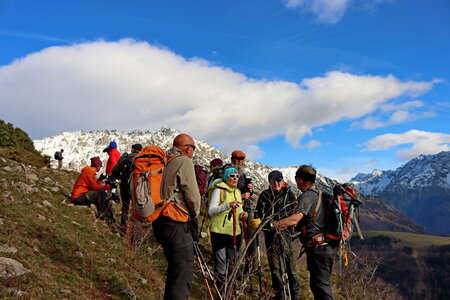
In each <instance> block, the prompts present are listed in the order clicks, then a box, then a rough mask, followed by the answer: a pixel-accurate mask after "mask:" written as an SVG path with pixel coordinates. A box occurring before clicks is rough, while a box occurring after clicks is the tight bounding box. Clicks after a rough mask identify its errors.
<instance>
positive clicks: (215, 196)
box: [208, 188, 231, 217]
mask: <svg viewBox="0 0 450 300" xmlns="http://www.w3.org/2000/svg"><path fill="white" fill-rule="evenodd" d="M219 203H220V189H219V188H216V189H214V190H213V191H212V195H211V203H210V204H209V207H208V214H209V215H210V216H211V217H212V216H215V215H217V214H220V213H221V212H224V211H226V210H229V209H230V208H231V203H224V204H222V205H219Z"/></svg>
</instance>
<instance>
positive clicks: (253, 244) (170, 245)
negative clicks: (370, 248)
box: [71, 134, 336, 300]
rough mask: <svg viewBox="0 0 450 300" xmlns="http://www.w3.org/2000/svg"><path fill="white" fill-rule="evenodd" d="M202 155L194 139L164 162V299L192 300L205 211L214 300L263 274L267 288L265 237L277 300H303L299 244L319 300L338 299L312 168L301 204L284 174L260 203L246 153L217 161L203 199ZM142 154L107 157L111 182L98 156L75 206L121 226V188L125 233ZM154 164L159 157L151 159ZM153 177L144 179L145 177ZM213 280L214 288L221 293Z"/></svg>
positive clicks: (157, 231)
mask: <svg viewBox="0 0 450 300" xmlns="http://www.w3.org/2000/svg"><path fill="white" fill-rule="evenodd" d="M148 147H151V146H148ZM145 148H147V147H145ZM145 148H144V150H145ZM195 150H196V145H195V141H194V139H193V138H192V137H191V136H189V135H187V134H179V135H178V136H176V137H175V139H174V141H173V146H172V148H171V149H169V150H168V151H167V152H166V153H162V154H161V155H162V156H164V154H165V157H166V162H165V166H164V169H163V171H162V174H160V175H161V176H162V177H161V181H160V189H159V190H158V191H157V192H156V191H153V196H155V195H156V194H158V193H159V194H158V196H159V197H160V198H161V199H162V202H161V204H156V205H155V207H153V209H156V210H160V211H161V210H162V212H159V213H158V216H157V217H156V219H154V220H153V219H152V228H153V232H154V236H155V238H156V240H157V241H158V242H159V243H160V244H161V246H162V248H163V251H164V255H165V257H166V260H167V263H168V266H167V278H166V282H165V291H164V299H176V300H179V299H188V298H189V294H190V289H191V285H192V281H193V272H194V271H193V266H194V259H197V260H198V261H199V263H200V264H202V262H203V263H204V258H203V256H202V254H201V252H200V249H199V247H198V244H197V241H198V238H199V236H201V234H199V233H201V232H202V230H204V229H203V226H204V223H205V216H203V218H202V222H201V226H199V223H200V222H197V219H198V218H199V216H200V215H201V207H204V211H205V212H206V213H205V214H207V219H208V220H209V221H207V222H206V223H207V224H208V227H209V228H208V230H206V231H208V234H207V236H208V238H209V242H210V245H211V248H212V258H213V261H214V272H210V271H209V269H208V266H207V264H206V263H205V264H204V265H201V266H200V267H201V271H202V274H203V276H204V277H205V281H206V284H207V288H208V290H209V295H210V297H211V298H212V299H226V298H227V296H229V295H231V294H230V292H232V291H230V287H231V286H233V285H231V284H230V282H228V281H229V279H230V278H231V279H232V280H233V279H235V278H242V277H244V276H252V275H255V274H256V275H258V276H259V281H260V288H261V276H264V275H265V274H264V272H263V271H262V270H261V262H260V257H261V255H260V254H261V252H260V251H261V249H260V242H259V236H260V232H261V231H262V232H263V234H262V235H263V236H264V241H265V249H266V254H267V258H268V262H269V266H270V272H271V277H272V289H273V293H272V297H273V299H300V282H299V275H298V273H297V268H296V264H297V261H298V255H295V246H294V241H295V240H296V239H297V238H298V236H299V237H300V241H301V242H302V245H303V246H302V249H303V251H302V252H304V253H306V260H307V268H308V271H309V273H310V288H311V291H312V293H313V294H314V298H315V299H334V296H333V293H332V290H331V284H330V277H331V272H332V268H333V262H334V258H335V255H336V247H335V246H333V245H331V244H330V243H328V242H327V240H326V239H325V238H324V236H323V232H324V226H325V225H324V224H325V206H324V205H320V203H321V197H322V192H321V191H320V190H319V189H318V188H317V187H316V185H315V181H316V170H315V169H314V168H313V167H312V166H310V165H302V166H300V167H299V168H298V170H297V171H296V174H295V182H296V184H297V188H298V189H299V190H300V191H301V194H300V196H299V197H298V198H297V197H296V196H295V193H294V191H293V190H292V187H291V186H289V185H288V184H287V183H286V181H285V178H284V175H283V174H282V172H280V171H277V170H275V171H272V172H270V173H269V174H268V176H267V181H268V188H267V189H265V190H264V191H262V192H261V193H260V194H259V196H258V197H257V201H255V200H256V199H255V198H256V197H252V196H253V194H254V189H253V183H252V180H251V176H250V175H251V174H246V171H245V168H244V162H245V159H246V154H245V153H244V152H242V151H240V150H236V151H233V152H232V154H231V163H228V164H224V162H223V161H222V160H221V159H220V158H216V159H214V160H212V161H211V162H210V166H209V172H207V173H208V175H207V177H208V178H207V181H206V182H207V184H206V188H204V190H203V191H202V188H199V184H198V180H196V178H197V177H198V176H197V177H196V171H195V170H196V168H194V164H193V162H192V158H193V156H194V153H195ZM142 151H143V147H142V145H141V144H134V145H133V146H132V147H131V152H130V153H124V154H123V155H120V153H119V151H118V150H117V143H116V142H114V141H112V142H111V143H110V144H109V145H108V147H107V148H106V149H105V150H104V152H107V153H108V155H109V158H108V161H107V164H106V176H105V175H101V176H100V177H99V178H97V172H99V171H100V169H101V168H102V161H101V159H100V158H99V157H98V156H96V157H92V158H91V162H90V165H89V166H85V167H84V168H83V169H82V171H81V174H80V175H79V176H78V178H77V179H76V182H75V184H74V187H73V191H72V195H71V201H72V203H73V204H75V205H86V206H89V205H91V204H93V205H95V206H96V208H97V212H98V217H99V218H101V219H104V220H105V221H106V223H107V224H108V225H113V224H114V223H115V220H114V215H113V213H112V212H111V205H110V201H109V200H110V199H109V198H111V197H112V196H111V195H112V193H111V192H110V191H111V190H112V189H116V188H117V185H116V182H118V183H119V190H120V199H121V201H122V210H121V220H120V226H121V228H123V229H124V230H126V228H127V226H128V225H127V224H129V220H130V219H132V218H133V215H135V212H133V207H134V206H136V203H134V202H135V200H134V199H135V197H136V195H135V194H136V193H138V191H136V182H134V184H133V179H131V181H132V182H131V183H130V178H133V175H132V172H133V163H134V161H135V160H136V159H137V158H138V157H144V156H145V155H141V154H139V153H140V152H141V153H142ZM155 156H158V155H153V156H152V155H147V156H145V157H147V158H150V157H152V158H153V157H155ZM148 173H149V172H147V173H145V174H146V176H147V175H148ZM154 173H156V171H154ZM147 193H148V192H147ZM155 193H156V194H155ZM150 195H151V192H150ZM202 195H203V196H202ZM164 203H166V204H167V203H170V204H173V207H175V208H176V210H174V211H176V214H178V215H176V214H174V213H168V212H167V211H168V210H169V208H167V207H168V205H166V204H164ZM204 203H206V204H204ZM151 204H152V205H154V203H151ZM164 210H167V211H166V212H164ZM199 227H200V231H199ZM203 236H205V235H203ZM244 243H245V246H244ZM243 249H244V250H243ZM243 253H244V254H243ZM239 260H240V261H241V262H242V261H243V262H244V263H243V266H244V267H243V268H242V269H243V270H242V273H241V274H238V275H235V277H233V276H232V274H237V270H236V266H237V262H238V261H239ZM256 267H258V268H256ZM233 272H234V273H233ZM208 280H210V281H212V282H213V285H214V289H215V291H214V293H213V291H211V289H210V285H209V284H208ZM234 286H235V285H234ZM214 294H215V296H214ZM260 296H261V297H262V295H260Z"/></svg>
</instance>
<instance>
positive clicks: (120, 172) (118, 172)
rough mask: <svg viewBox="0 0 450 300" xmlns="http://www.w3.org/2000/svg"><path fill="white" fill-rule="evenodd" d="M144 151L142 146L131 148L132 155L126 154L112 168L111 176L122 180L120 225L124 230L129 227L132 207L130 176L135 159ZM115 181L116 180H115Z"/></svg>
mask: <svg viewBox="0 0 450 300" xmlns="http://www.w3.org/2000/svg"><path fill="white" fill-rule="evenodd" d="M141 150H142V145H141V144H134V145H133V146H131V153H129V154H128V153H124V154H122V156H121V157H120V159H119V161H118V162H117V164H116V165H115V166H114V168H112V172H111V175H112V177H113V178H115V179H119V180H120V198H121V199H122V214H121V217H120V223H121V224H122V226H123V227H124V228H126V227H127V221H128V210H129V207H130V198H131V195H130V176H131V170H132V167H133V157H134V156H135V155H136V154H137V153H139V151H141ZM113 181H114V180H113Z"/></svg>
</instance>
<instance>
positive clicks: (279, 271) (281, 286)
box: [250, 171, 300, 300]
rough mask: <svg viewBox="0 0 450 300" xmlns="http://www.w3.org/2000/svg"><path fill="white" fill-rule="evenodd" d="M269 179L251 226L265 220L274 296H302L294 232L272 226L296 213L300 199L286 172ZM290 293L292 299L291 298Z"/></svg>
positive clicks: (270, 175)
mask: <svg viewBox="0 0 450 300" xmlns="http://www.w3.org/2000/svg"><path fill="white" fill-rule="evenodd" d="M268 180H269V188H268V189H266V190H264V191H263V192H262V193H261V194H260V196H259V198H258V203H257V205H256V212H255V219H253V220H252V221H250V225H251V227H252V229H253V230H256V229H257V228H258V226H259V225H260V224H261V222H263V223H265V224H266V225H265V226H264V228H263V232H264V240H265V244H266V250H267V259H268V260H269V266H270V272H271V274H272V288H273V289H274V291H275V297H274V298H273V299H283V300H284V299H298V298H299V296H300V281H299V278H300V277H299V275H298V273H297V271H296V263H295V257H294V240H293V238H292V231H291V230H290V229H284V230H280V231H279V232H276V231H272V230H271V228H270V224H271V222H273V221H278V220H280V219H282V218H285V217H287V216H290V215H291V214H292V213H293V212H294V208H295V207H296V204H297V200H296V199H295V195H294V193H293V192H292V190H291V187H290V186H289V185H287V184H286V183H285V182H284V179H283V174H282V173H281V172H280V171H272V172H270V173H269V175H268ZM283 273H284V274H283ZM284 275H287V278H288V282H286V276H285V277H283V276H284ZM287 288H289V291H288V290H287ZM289 292H290V296H291V297H290V298H289V297H288V293H289Z"/></svg>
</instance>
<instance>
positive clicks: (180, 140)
mask: <svg viewBox="0 0 450 300" xmlns="http://www.w3.org/2000/svg"><path fill="white" fill-rule="evenodd" d="M186 144H192V145H193V144H194V139H193V138H192V137H191V136H190V135H188V134H185V133H181V134H179V135H177V136H176V137H175V139H174V140H173V145H174V146H175V147H178V148H180V146H184V145H186Z"/></svg>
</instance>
